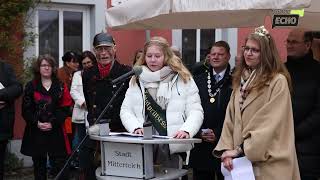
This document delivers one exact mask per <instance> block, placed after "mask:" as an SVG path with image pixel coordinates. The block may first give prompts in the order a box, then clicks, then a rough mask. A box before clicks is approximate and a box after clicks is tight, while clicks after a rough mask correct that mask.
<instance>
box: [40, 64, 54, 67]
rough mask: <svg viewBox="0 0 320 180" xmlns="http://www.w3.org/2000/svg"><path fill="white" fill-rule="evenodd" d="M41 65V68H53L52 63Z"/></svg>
mask: <svg viewBox="0 0 320 180" xmlns="http://www.w3.org/2000/svg"><path fill="white" fill-rule="evenodd" d="M40 67H41V68H52V66H51V65H50V64H41V65H40Z"/></svg>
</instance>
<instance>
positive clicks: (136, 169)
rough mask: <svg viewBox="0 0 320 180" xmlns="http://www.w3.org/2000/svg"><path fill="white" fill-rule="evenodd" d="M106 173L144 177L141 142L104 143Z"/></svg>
mask: <svg viewBox="0 0 320 180" xmlns="http://www.w3.org/2000/svg"><path fill="white" fill-rule="evenodd" d="M103 145H104V148H105V153H106V154H107V155H106V156H105V167H106V171H105V173H106V175H112V176H124V177H134V178H143V152H142V148H141V145H140V144H124V143H104V144H103Z"/></svg>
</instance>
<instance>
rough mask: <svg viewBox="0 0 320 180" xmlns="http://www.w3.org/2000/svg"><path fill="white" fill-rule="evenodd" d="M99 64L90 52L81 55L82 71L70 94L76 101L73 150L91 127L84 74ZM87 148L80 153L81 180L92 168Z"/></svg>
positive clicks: (73, 118) (77, 75)
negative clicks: (83, 82) (84, 91)
mask: <svg viewBox="0 0 320 180" xmlns="http://www.w3.org/2000/svg"><path fill="white" fill-rule="evenodd" d="M95 64H97V60H96V57H95V56H94V54H93V53H92V52H90V51H84V52H83V53H82V55H81V60H80V68H81V70H80V71H77V72H75V73H74V75H73V79H72V84H71V90H70V94H71V96H72V99H73V100H74V106H73V112H72V123H73V125H74V127H75V128H74V129H75V134H74V138H73V142H72V146H73V148H76V147H77V146H78V145H79V143H80V142H81V141H82V139H83V138H84V137H85V135H86V127H87V126H89V123H88V122H87V114H88V111H87V105H86V102H85V98H84V95H83V85H82V73H83V71H85V70H86V69H89V68H91V67H92V66H93V65H95ZM88 150H89V149H88V148H87V147H82V149H80V153H79V166H80V179H89V178H88V177H87V176H86V174H87V173H86V172H87V169H88V168H90V167H88V166H90V164H89V162H90V160H88V157H90V156H89V155H88V154H87V152H88Z"/></svg>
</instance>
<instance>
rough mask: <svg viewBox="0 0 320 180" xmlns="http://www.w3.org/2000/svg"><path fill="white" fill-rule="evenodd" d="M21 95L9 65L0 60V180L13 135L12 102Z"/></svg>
mask: <svg viewBox="0 0 320 180" xmlns="http://www.w3.org/2000/svg"><path fill="white" fill-rule="evenodd" d="M21 93H22V86H21V84H20V83H19V82H18V81H17V79H16V76H15V74H14V72H13V69H12V67H11V66H10V65H8V64H6V63H4V62H2V60H0V180H2V179H3V168H4V167H3V166H4V155H5V150H6V147H7V143H8V140H9V139H10V138H12V135H13V124H14V100H15V99H16V98H17V97H19V96H20V94H21Z"/></svg>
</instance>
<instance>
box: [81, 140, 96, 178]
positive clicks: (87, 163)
mask: <svg viewBox="0 0 320 180" xmlns="http://www.w3.org/2000/svg"><path fill="white" fill-rule="evenodd" d="M94 154H95V149H92V148H90V147H87V146H82V148H81V150H80V171H81V176H82V177H83V179H86V180H87V179H88V180H89V179H90V180H95V179H96V173H95V171H96V168H97V165H95V163H94Z"/></svg>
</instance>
